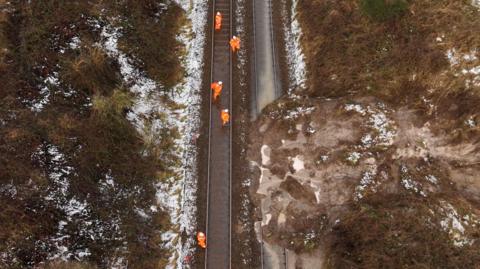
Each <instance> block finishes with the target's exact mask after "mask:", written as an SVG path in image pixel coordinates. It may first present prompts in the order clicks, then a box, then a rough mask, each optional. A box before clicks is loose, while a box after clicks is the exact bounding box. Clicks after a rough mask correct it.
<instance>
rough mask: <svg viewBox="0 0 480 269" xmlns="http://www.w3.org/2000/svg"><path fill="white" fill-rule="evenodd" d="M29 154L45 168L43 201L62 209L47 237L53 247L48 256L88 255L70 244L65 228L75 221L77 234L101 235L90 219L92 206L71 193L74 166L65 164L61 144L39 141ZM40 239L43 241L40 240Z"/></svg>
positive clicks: (78, 258) (66, 257)
mask: <svg viewBox="0 0 480 269" xmlns="http://www.w3.org/2000/svg"><path fill="white" fill-rule="evenodd" d="M31 158H32V160H34V161H37V162H38V163H39V164H40V166H42V167H43V168H44V169H45V170H46V171H47V172H46V178H47V180H48V181H49V184H48V187H47V188H46V190H45V196H44V199H45V201H46V202H47V203H50V204H52V205H53V206H54V207H55V208H57V209H58V210H59V211H60V212H63V217H64V218H63V219H62V220H60V221H59V223H58V226H57V232H56V234H55V235H54V236H52V237H51V238H48V242H51V243H53V245H54V247H55V250H53V251H51V252H50V253H49V256H48V257H47V259H48V260H54V259H62V260H69V259H72V258H75V259H77V260H81V259H83V258H85V257H87V256H89V255H90V254H91V253H90V251H89V250H88V248H81V247H80V248H79V247H78V246H72V244H71V242H69V238H70V236H69V235H67V234H66V231H65V227H66V226H67V225H69V224H71V223H75V225H76V226H77V227H79V229H80V231H79V235H80V236H82V235H89V237H91V238H92V239H95V238H97V239H98V238H100V237H101V236H96V235H98V234H97V232H98V229H96V228H95V227H94V225H93V224H94V223H93V221H91V219H92V216H91V209H90V206H89V205H88V203H87V202H86V201H84V200H79V199H78V198H77V197H75V196H74V197H70V177H71V176H75V171H74V168H73V167H72V166H70V165H69V164H68V160H67V158H66V156H65V155H64V154H63V153H62V152H61V150H60V148H58V147H57V146H55V145H52V144H49V143H43V144H42V145H40V146H39V147H38V148H37V149H36V151H35V152H34V153H33V154H32V157H31ZM97 228H98V227H97ZM42 243H45V242H43V241H42ZM73 247H74V248H73Z"/></svg>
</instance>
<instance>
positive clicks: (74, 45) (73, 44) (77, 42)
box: [68, 36, 82, 50]
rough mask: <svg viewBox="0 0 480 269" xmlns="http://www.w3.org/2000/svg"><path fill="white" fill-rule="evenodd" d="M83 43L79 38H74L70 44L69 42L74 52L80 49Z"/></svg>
mask: <svg viewBox="0 0 480 269" xmlns="http://www.w3.org/2000/svg"><path fill="white" fill-rule="evenodd" d="M81 44H82V42H81V41H80V38H79V37H78V36H74V37H73V38H72V40H70V42H68V47H70V49H72V50H76V49H79V48H80V45H81Z"/></svg>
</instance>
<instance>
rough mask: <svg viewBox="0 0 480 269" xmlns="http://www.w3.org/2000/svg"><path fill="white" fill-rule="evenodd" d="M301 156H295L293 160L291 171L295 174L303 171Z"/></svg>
mask: <svg viewBox="0 0 480 269" xmlns="http://www.w3.org/2000/svg"><path fill="white" fill-rule="evenodd" d="M302 159H303V156H301V155H297V156H295V157H294V158H293V159H292V160H293V169H294V170H295V172H298V171H301V170H304V169H305V163H304V162H303V160H302Z"/></svg>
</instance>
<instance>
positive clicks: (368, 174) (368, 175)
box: [355, 165, 379, 201]
mask: <svg viewBox="0 0 480 269" xmlns="http://www.w3.org/2000/svg"><path fill="white" fill-rule="evenodd" d="M376 175H377V166H376V165H369V167H368V170H367V171H365V172H364V173H363V175H362V178H361V179H360V184H359V185H358V186H357V187H355V200H357V201H358V200H360V199H362V198H363V197H364V195H365V192H366V191H367V189H370V190H372V191H376V188H377V187H378V185H379V183H378V182H375V180H374V179H375V177H376Z"/></svg>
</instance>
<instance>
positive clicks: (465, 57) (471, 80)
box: [446, 48, 480, 89]
mask: <svg viewBox="0 0 480 269" xmlns="http://www.w3.org/2000/svg"><path fill="white" fill-rule="evenodd" d="M446 56H447V59H448V61H449V62H450V66H451V68H452V69H453V71H454V75H455V76H456V77H462V78H464V79H465V86H466V87H467V88H468V89H470V88H472V87H480V62H479V61H478V49H472V50H470V51H469V52H467V53H461V52H459V51H457V49H455V48H451V49H449V50H447V52H446Z"/></svg>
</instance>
